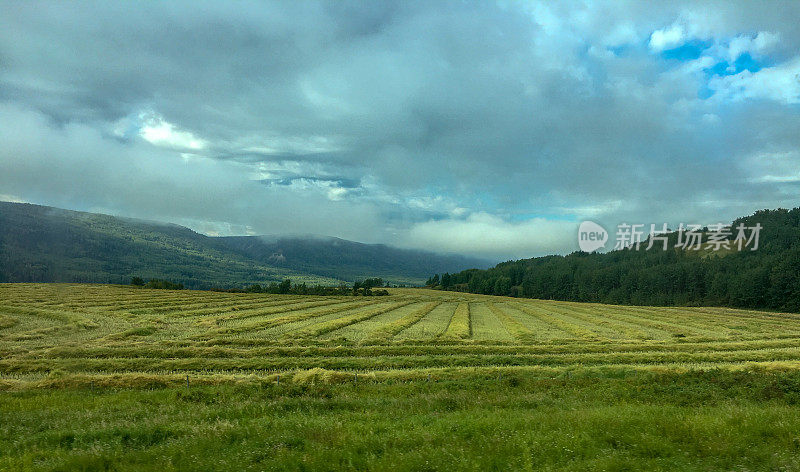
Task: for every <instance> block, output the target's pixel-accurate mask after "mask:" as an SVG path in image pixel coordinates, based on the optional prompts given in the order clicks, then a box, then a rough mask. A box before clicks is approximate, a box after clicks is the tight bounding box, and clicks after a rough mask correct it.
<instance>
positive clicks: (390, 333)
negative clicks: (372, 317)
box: [364, 301, 442, 344]
mask: <svg viewBox="0 0 800 472" xmlns="http://www.w3.org/2000/svg"><path fill="white" fill-rule="evenodd" d="M441 304H442V302H440V301H433V302H429V303H427V304H425V306H423V307H421V308H419V309H418V310H414V311H413V312H411V313H409V314H407V315H405V316H404V317H402V318H400V319H398V320H395V321H393V322H391V323H388V324H386V325H384V326H382V327H381V328H379V329H377V330H375V331H374V332H373V333H372V334H371V335H370V336H368V337H367V339H366V340H364V343H365V344H380V343H385V342H388V341H390V340H391V339H392V338H393V337H394V336H395V335H396V334H397V333H399V332H400V331H403V330H404V329H406V328H408V327H409V326H411V325H413V324H414V323H416V322H418V321H419V320H421V319H422V318H423V317H425V315H427V314H428V313H430V312H431V311H433V309H434V308H436V307H437V306H439V305H441Z"/></svg>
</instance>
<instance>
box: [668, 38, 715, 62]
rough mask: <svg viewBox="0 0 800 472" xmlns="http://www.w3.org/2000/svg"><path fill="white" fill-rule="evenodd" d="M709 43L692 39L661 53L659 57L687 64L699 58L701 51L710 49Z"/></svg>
mask: <svg viewBox="0 0 800 472" xmlns="http://www.w3.org/2000/svg"><path fill="white" fill-rule="evenodd" d="M711 44H712V43H711V41H701V40H699V39H693V40H691V41H688V42H686V43H683V44H681V45H680V46H678V47H674V48H672V49H666V50H664V51H661V57H662V58H663V59H667V60H677V61H681V62H689V61H693V60H695V59H697V58H699V57H700V56H701V55H702V54H703V51H705V50H706V49H708V48H709V47H711Z"/></svg>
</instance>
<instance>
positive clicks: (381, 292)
mask: <svg viewBox="0 0 800 472" xmlns="http://www.w3.org/2000/svg"><path fill="white" fill-rule="evenodd" d="M131 285H134V286H137V287H144V288H154V289H167V290H182V289H183V284H181V283H173V282H170V281H167V280H161V279H150V280H149V281H148V282H145V281H144V279H142V278H141V277H132V278H131ZM383 287H389V283H388V282H387V283H386V284H385V285H384V281H383V279H381V278H379V277H376V278H370V279H365V280H357V281H355V282H353V285H352V286H349V285H347V284H345V283H341V284H339V285H338V286H335V287H333V286H325V285H315V286H309V285H307V284H306V283H305V282H303V283H292V280H291V279H284V280H283V281H282V282H280V283H278V282H272V283H270V284H268V285H261V284H252V285H249V286H247V287H245V288H211V289H210V290H211V291H215V292H229V293H274V294H291V295H352V296H359V295H360V296H364V297H371V296H377V297H380V296H386V295H389V291H388V290H386V289H385V288H383Z"/></svg>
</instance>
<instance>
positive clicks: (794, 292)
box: [429, 208, 800, 312]
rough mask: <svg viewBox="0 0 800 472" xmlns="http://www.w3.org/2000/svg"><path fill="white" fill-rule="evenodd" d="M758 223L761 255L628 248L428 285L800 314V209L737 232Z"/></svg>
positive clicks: (770, 214) (764, 216)
mask: <svg viewBox="0 0 800 472" xmlns="http://www.w3.org/2000/svg"><path fill="white" fill-rule="evenodd" d="M739 223H744V224H745V225H746V226H748V227H752V226H755V225H756V224H757V223H760V224H761V226H762V227H763V229H762V230H761V234H760V241H759V248H758V249H757V250H755V251H751V250H744V251H721V252H710V251H707V250H701V251H692V250H685V249H679V248H675V247H674V246H675V242H676V239H677V234H676V233H672V234H671V235H670V236H669V238H670V239H669V248H670V249H669V250H667V251H663V250H662V248H661V247H658V246H656V247H655V248H653V249H651V250H649V251H648V250H645V247H646V245H642V247H640V248H639V249H638V250H637V249H622V250H617V251H611V252H608V253H591V254H587V253H585V252H575V253H572V254H570V255H567V256H546V257H537V258H533V259H523V260H519V261H510V262H504V263H501V264H498V265H497V266H496V267H494V268H491V269H488V270H466V271H463V272H459V273H456V274H443V275H442V276H441V277H440V276H438V275H437V276H436V277H435V279H434V278H432V279H430V280H429V283H430V284H431V285H435V286H438V287H440V288H443V289H446V290H459V291H468V292H473V293H483V294H494V295H509V296H515V297H527V298H540V299H553V300H570V301H582V302H602V303H614V304H635V305H723V306H735V307H745V308H768V309H776V310H787V311H795V312H797V311H800V208H795V209H793V210H784V209H779V210H763V211H758V212H756V213H755V214H753V215H751V216H748V217H744V218H739V219H737V220H736V221H734V222H733V224H732V226H733V227H736V226H738V225H739Z"/></svg>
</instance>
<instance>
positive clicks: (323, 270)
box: [0, 202, 492, 288]
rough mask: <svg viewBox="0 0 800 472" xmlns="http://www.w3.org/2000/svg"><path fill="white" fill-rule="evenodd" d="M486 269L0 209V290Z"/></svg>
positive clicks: (321, 243)
mask: <svg viewBox="0 0 800 472" xmlns="http://www.w3.org/2000/svg"><path fill="white" fill-rule="evenodd" d="M490 265H492V264H491V263H490V262H488V261H484V260H480V259H474V258H467V257H461V256H445V255H437V254H433V253H429V252H425V251H418V250H408V249H398V248H393V247H389V246H385V245H375V244H362V243H357V242H353V241H346V240H342V239H338V238H330V237H313V236H294V237H276V236H236V237H210V236H205V235H203V234H199V233H196V232H194V231H192V230H190V229H188V228H185V227H183V226H179V225H174V224H162V223H155V222H149V221H143V220H136V219H130V218H119V217H113V216H108V215H101V214H96V213H86V212H77V211H70V210H61V209H58V208H52V207H46V206H39V205H32V204H26V203H10V202H0V281H2V282H102V283H127V282H129V281H130V278H131V276H134V275H135V276H140V277H143V278H145V279H147V278H163V279H168V280H171V281H174V282H181V283H183V284H184V285H186V286H187V287H190V288H208V287H212V286H217V287H237V286H242V285H245V284H250V283H263V282H269V281H278V280H282V279H284V278H291V279H293V280H295V281H298V282H307V283H310V284H315V283H322V284H335V283H338V282H339V281H352V280H355V279H360V278H366V277H382V278H383V279H384V280H387V281H390V282H393V283H405V284H421V283H422V282H423V281H424V280H425V279H426V278H427V277H428V276H429V275H430V274H431V273H435V272H456V271H459V270H464V269H468V268H487V267H489V266H490Z"/></svg>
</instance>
